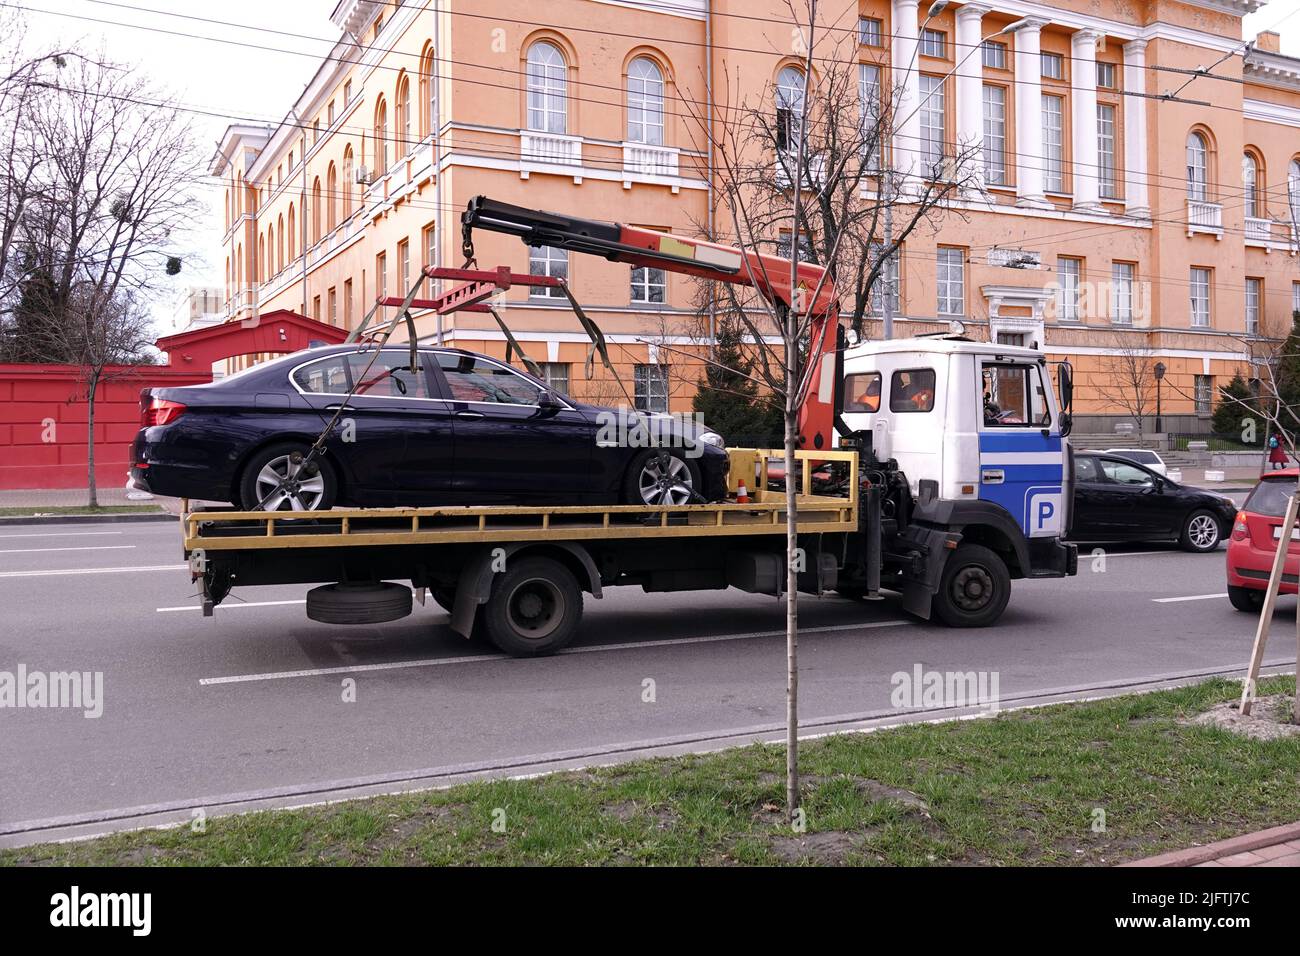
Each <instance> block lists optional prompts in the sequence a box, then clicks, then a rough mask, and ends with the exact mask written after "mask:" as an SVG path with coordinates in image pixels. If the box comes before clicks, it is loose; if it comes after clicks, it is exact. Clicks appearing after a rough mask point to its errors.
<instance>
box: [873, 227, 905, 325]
mask: <svg viewBox="0 0 1300 956" xmlns="http://www.w3.org/2000/svg"><path fill="white" fill-rule="evenodd" d="M881 245H882V244H881V243H878V242H873V243H872V244H871V253H870V254H871V258H872V260H873V263H874V261H876V260H878V259H879V258H880V253H881ZM901 254H902V249H898V250H896V251H895V252H894V254H893V255H892V256H891V257H890V258H889V260H888V261H887V262H886V263H885V267H884V268H883V269H881V270H880V277H879V278H878V279H876V281H875V283H874V284H873V285H872V286H871V302H870V304H869V307H870V310H871V314H872V315H873V316H879V315H884V314H885V289H886V287H887V288H888V289H889V301H890V305H891V306H892V310H891V311H892V312H893V314H894V315H898V314H899V313H900V311H901V310H900V309H899V304H900V301H901V300H900V297H899V292H900V289H899V287H898V258H899V256H900V255H901Z"/></svg>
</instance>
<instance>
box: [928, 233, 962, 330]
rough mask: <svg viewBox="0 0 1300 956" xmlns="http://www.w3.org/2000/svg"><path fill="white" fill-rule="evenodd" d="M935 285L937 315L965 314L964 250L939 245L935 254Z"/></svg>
mask: <svg viewBox="0 0 1300 956" xmlns="http://www.w3.org/2000/svg"><path fill="white" fill-rule="evenodd" d="M935 286H936V288H937V290H938V313H937V314H939V315H947V316H961V315H965V314H966V251H965V250H964V249H959V248H955V247H953V246H940V247H939V248H938V249H937V250H936V254H935Z"/></svg>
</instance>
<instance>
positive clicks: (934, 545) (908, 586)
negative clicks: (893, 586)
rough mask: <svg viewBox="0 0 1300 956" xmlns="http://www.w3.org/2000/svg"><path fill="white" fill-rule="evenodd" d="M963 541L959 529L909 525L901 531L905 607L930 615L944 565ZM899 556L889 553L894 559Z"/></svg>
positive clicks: (922, 616)
mask: <svg viewBox="0 0 1300 956" xmlns="http://www.w3.org/2000/svg"><path fill="white" fill-rule="evenodd" d="M960 541H961V535H960V534H959V533H958V532H956V531H945V530H943V529H940V528H927V527H924V526H921V525H910V526H909V527H908V528H907V529H906V530H905V531H904V532H903V533H902V534H900V535H899V542H898V543H899V545H901V547H900V549H899V550H901V551H903V552H904V554H903V555H902V556H901V557H903V560H902V561H901V562H898V563H900V564H901V566H902V568H903V571H902V575H901V578H900V585H901V586H900V588H899V593H900V594H901V595H902V604H903V610H905V611H907V612H908V613H909V614H914V615H916V616H917V617H919V618H921V620H923V621H928V620H929V619H930V605H931V602H932V600H933V598H934V595H935V592H936V591H938V590H939V584H940V581H941V580H942V578H943V568H944V565H945V564H947V562H948V555H950V554H951V553H952V551H953V549H955V548H956V547H957V545H958V543H960ZM899 557H900V555H898V554H891V555H889V558H890V561H891V563H892V562H895V561H898V558H899Z"/></svg>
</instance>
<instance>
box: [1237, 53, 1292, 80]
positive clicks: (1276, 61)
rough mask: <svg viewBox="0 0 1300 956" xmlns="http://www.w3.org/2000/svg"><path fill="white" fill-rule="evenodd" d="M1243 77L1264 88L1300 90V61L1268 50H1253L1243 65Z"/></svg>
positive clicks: (1247, 55)
mask: <svg viewBox="0 0 1300 956" xmlns="http://www.w3.org/2000/svg"><path fill="white" fill-rule="evenodd" d="M1242 76H1243V77H1244V78H1245V79H1246V80H1248V81H1251V82H1255V83H1259V84H1261V85H1263V86H1274V87H1278V88H1280V89H1284V90H1300V59H1297V58H1296V57H1293V56H1284V55H1283V54H1281V53H1270V52H1269V51H1267V50H1251V51H1250V52H1249V53H1247V54H1246V57H1245V62H1244V63H1243V64H1242Z"/></svg>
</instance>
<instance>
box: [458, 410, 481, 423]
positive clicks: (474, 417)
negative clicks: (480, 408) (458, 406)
mask: <svg viewBox="0 0 1300 956" xmlns="http://www.w3.org/2000/svg"><path fill="white" fill-rule="evenodd" d="M456 417H457V418H459V419H462V420H464V421H467V422H473V421H478V420H479V419H480V418H483V417H484V415H483V413H482V412H470V411H464V412H457V413H456Z"/></svg>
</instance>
